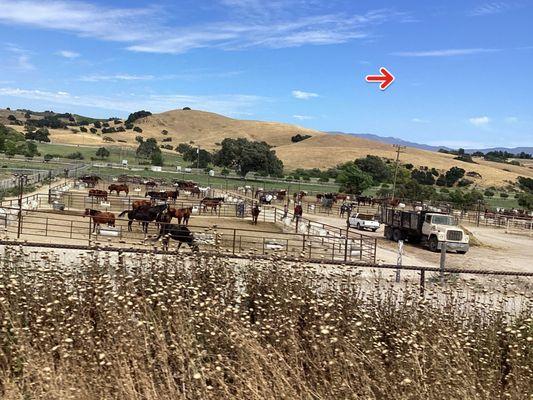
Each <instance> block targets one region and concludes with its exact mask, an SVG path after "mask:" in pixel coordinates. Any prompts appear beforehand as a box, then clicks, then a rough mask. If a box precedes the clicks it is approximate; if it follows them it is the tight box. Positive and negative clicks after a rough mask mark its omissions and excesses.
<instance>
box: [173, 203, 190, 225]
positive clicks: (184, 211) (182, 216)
mask: <svg viewBox="0 0 533 400" xmlns="http://www.w3.org/2000/svg"><path fill="white" fill-rule="evenodd" d="M168 213H169V215H171V216H172V217H173V218H176V219H177V220H178V225H181V220H183V225H189V218H191V214H192V207H186V208H175V207H169V208H168Z"/></svg>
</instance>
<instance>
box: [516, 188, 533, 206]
mask: <svg viewBox="0 0 533 400" xmlns="http://www.w3.org/2000/svg"><path fill="white" fill-rule="evenodd" d="M517 200H518V205H519V206H520V207H524V208H525V209H527V210H533V193H528V192H524V193H520V194H519V195H518V197H517Z"/></svg>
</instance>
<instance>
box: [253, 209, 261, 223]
mask: <svg viewBox="0 0 533 400" xmlns="http://www.w3.org/2000/svg"><path fill="white" fill-rule="evenodd" d="M260 213H261V209H260V208H259V206H258V205H257V204H256V205H255V206H254V207H253V208H252V225H257V219H258V218H259V214H260Z"/></svg>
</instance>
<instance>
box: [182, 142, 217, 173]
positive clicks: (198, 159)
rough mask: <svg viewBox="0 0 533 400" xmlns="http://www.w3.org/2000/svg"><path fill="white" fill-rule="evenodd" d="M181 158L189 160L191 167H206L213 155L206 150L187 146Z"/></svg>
mask: <svg viewBox="0 0 533 400" xmlns="http://www.w3.org/2000/svg"><path fill="white" fill-rule="evenodd" d="M183 159H184V160H185V161H189V162H190V163H191V166H192V167H196V166H198V168H206V167H207V166H208V165H209V164H210V163H211V162H212V160H213V155H212V154H211V153H210V152H208V151H207V150H204V149H198V148H194V147H191V146H189V149H188V150H187V151H186V152H185V153H184V154H183Z"/></svg>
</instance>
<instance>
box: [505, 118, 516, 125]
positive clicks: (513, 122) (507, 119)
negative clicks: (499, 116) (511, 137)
mask: <svg viewBox="0 0 533 400" xmlns="http://www.w3.org/2000/svg"><path fill="white" fill-rule="evenodd" d="M518 121H519V119H518V118H517V117H506V118H505V122H506V123H508V124H516V123H517V122H518Z"/></svg>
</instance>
